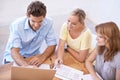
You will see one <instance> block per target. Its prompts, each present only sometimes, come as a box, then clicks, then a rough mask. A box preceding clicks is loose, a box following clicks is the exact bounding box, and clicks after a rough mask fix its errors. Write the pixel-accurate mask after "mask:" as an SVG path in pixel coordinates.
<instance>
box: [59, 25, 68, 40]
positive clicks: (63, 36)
mask: <svg viewBox="0 0 120 80" xmlns="http://www.w3.org/2000/svg"><path fill="white" fill-rule="evenodd" d="M67 33H68V30H67V24H66V23H64V24H63V26H62V28H61V30H60V39H62V40H65V41H66V39H67Z"/></svg>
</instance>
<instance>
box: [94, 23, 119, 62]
mask: <svg viewBox="0 0 120 80" xmlns="http://www.w3.org/2000/svg"><path fill="white" fill-rule="evenodd" d="M95 30H96V32H97V33H99V34H101V35H102V36H103V38H104V39H105V46H98V53H99V54H103V53H104V51H105V49H106V52H105V54H104V58H105V61H109V60H112V59H113V57H114V56H115V55H116V54H117V53H118V52H119V51H120V31H119V28H118V26H117V25H116V24H115V23H114V22H106V23H102V24H99V25H97V26H96V27H95Z"/></svg>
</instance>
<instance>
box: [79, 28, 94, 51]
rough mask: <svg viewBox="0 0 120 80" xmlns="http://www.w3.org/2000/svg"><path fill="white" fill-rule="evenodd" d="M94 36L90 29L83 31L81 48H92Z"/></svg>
mask: <svg viewBox="0 0 120 80" xmlns="http://www.w3.org/2000/svg"><path fill="white" fill-rule="evenodd" d="M91 39H92V36H91V32H90V30H89V29H88V30H87V31H86V32H84V33H83V35H82V40H81V49H80V50H85V49H89V48H91V42H92V40H91Z"/></svg>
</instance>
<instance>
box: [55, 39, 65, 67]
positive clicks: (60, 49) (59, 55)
mask: <svg viewBox="0 0 120 80" xmlns="http://www.w3.org/2000/svg"><path fill="white" fill-rule="evenodd" d="M64 46H65V41H64V40H62V39H60V40H59V45H58V49H57V59H56V60H55V65H56V66H59V64H61V63H63V54H64Z"/></svg>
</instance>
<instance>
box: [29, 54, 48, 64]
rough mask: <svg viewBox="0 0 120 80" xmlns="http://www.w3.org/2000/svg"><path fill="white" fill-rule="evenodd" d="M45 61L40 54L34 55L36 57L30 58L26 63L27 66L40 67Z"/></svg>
mask: <svg viewBox="0 0 120 80" xmlns="http://www.w3.org/2000/svg"><path fill="white" fill-rule="evenodd" d="M45 60H46V58H45V57H44V55H42V54H41V55H36V56H33V57H32V59H31V60H30V61H29V62H28V64H29V65H35V66H40V65H41V64H42V63H43V62H44V61H45Z"/></svg>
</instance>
